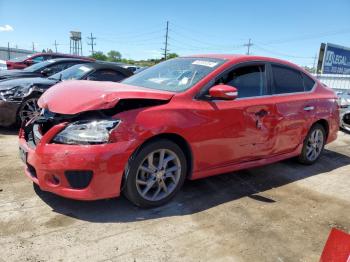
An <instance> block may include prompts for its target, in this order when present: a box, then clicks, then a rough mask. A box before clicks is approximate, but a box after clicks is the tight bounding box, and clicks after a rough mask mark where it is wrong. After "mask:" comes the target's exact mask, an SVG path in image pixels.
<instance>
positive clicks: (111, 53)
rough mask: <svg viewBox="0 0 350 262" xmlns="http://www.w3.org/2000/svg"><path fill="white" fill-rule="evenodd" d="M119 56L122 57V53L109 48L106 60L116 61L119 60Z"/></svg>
mask: <svg viewBox="0 0 350 262" xmlns="http://www.w3.org/2000/svg"><path fill="white" fill-rule="evenodd" d="M121 58H122V55H121V53H120V52H118V51H115V50H111V51H109V52H108V53H107V60H108V61H111V62H117V61H120V59H121Z"/></svg>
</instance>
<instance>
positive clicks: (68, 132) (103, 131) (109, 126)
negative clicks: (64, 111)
mask: <svg viewBox="0 0 350 262" xmlns="http://www.w3.org/2000/svg"><path fill="white" fill-rule="evenodd" d="M119 123H120V120H95V121H87V120H84V121H77V122H73V123H71V124H69V125H67V126H66V128H65V129H63V130H62V131H61V132H59V133H58V134H57V135H56V136H55V137H54V139H53V142H56V143H60V144H69V145H91V144H103V143H107V142H108V141H109V134H110V132H111V131H112V130H113V129H114V128H115V127H116V126H117V125H118V124H119Z"/></svg>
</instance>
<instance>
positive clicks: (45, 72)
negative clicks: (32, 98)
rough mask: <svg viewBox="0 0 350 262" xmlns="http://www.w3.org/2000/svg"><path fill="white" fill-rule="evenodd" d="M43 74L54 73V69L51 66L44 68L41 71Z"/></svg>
mask: <svg viewBox="0 0 350 262" xmlns="http://www.w3.org/2000/svg"><path fill="white" fill-rule="evenodd" d="M40 73H41V74H42V75H43V76H48V75H50V74H51V73H52V69H51V68H45V69H44V70H42V71H41V72H40Z"/></svg>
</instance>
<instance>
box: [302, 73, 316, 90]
mask: <svg viewBox="0 0 350 262" xmlns="http://www.w3.org/2000/svg"><path fill="white" fill-rule="evenodd" d="M302 75H303V83H304V90H305V91H310V90H311V89H312V88H313V87H314V85H315V81H314V80H313V79H312V78H310V77H309V76H307V75H305V74H304V73H302Z"/></svg>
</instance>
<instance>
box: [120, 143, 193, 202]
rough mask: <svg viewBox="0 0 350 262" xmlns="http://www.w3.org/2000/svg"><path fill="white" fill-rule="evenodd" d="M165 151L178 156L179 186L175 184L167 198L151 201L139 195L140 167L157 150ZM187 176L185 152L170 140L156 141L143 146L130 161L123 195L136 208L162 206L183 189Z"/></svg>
mask: <svg viewBox="0 0 350 262" xmlns="http://www.w3.org/2000/svg"><path fill="white" fill-rule="evenodd" d="M163 149H165V150H169V152H172V153H174V154H176V156H177V160H178V161H179V163H180V165H181V166H180V170H179V172H178V173H177V174H178V179H177V184H176V183H174V185H173V188H172V191H171V193H170V192H169V195H167V196H165V197H164V198H163V199H160V200H152V201H151V200H149V199H146V198H145V197H143V196H142V195H141V194H140V193H139V189H138V186H137V183H136V179H137V176H138V174H139V167H140V166H141V165H142V164H143V163H144V161H146V158H147V156H149V154H152V153H153V152H156V151H157V150H163ZM186 174H187V163H186V157H185V154H184V152H183V151H182V150H181V148H180V147H179V146H178V145H177V144H176V143H174V142H172V141H170V140H168V139H158V140H154V141H151V142H149V143H146V144H144V145H143V146H141V147H140V148H139V150H137V151H136V152H135V153H134V154H133V155H132V156H131V157H130V159H129V161H128V165H127V167H126V169H125V176H124V179H125V180H124V185H123V193H124V195H125V196H126V198H128V199H129V200H130V201H131V202H132V203H134V204H135V205H136V206H139V207H142V208H150V207H157V206H161V205H163V204H165V203H167V202H168V201H169V200H170V199H171V198H173V197H174V196H175V194H176V193H177V192H178V191H179V189H180V188H181V187H182V185H183V183H184V181H185V178H186ZM154 179H156V178H154ZM147 181H149V180H147ZM164 181H165V180H164ZM155 186H158V187H160V186H159V185H158V184H155ZM163 193H164V192H163Z"/></svg>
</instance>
